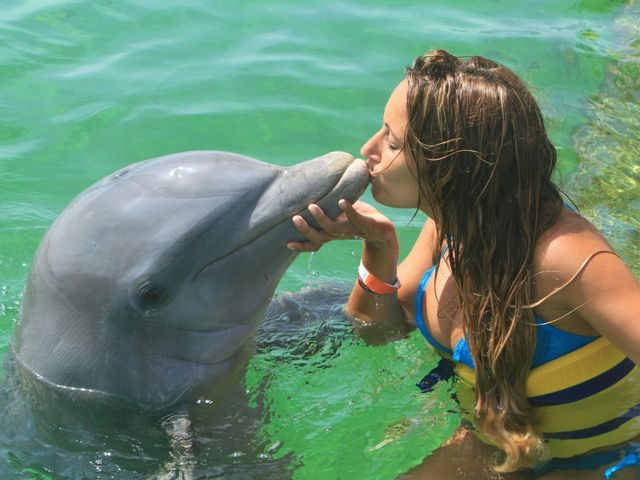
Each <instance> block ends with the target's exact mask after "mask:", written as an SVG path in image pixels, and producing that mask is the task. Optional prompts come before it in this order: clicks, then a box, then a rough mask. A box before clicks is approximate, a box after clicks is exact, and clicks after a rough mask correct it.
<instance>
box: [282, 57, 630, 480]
mask: <svg viewBox="0 0 640 480" xmlns="http://www.w3.org/2000/svg"><path fill="white" fill-rule="evenodd" d="M361 154H362V155H363V157H364V158H365V159H366V162H367V166H368V168H369V170H370V172H371V179H372V191H373V196H374V198H375V199H376V200H377V201H378V202H380V203H382V204H384V205H388V206H391V207H398V208H414V209H415V208H418V209H420V210H422V211H423V212H424V213H425V214H426V215H427V216H428V218H429V219H428V221H427V222H426V224H425V225H424V228H423V229H422V231H421V233H420V235H419V237H418V239H417V241H416V243H415V245H414V246H413V248H412V250H411V251H410V253H409V254H408V256H407V257H406V258H405V259H404V260H403V261H402V263H400V265H398V256H399V254H398V240H397V237H396V232H395V229H394V226H393V224H392V222H391V221H390V220H389V219H388V218H386V217H385V216H384V215H382V214H381V213H379V212H378V211H377V210H375V209H374V208H373V207H372V206H370V205H367V204H365V203H363V202H356V203H354V204H353V205H351V204H349V203H348V202H347V201H345V200H341V201H340V202H339V204H340V207H341V209H342V211H343V212H344V214H343V215H341V216H340V217H339V218H338V219H336V220H335V221H333V220H331V219H330V218H328V217H327V216H326V215H325V214H324V213H323V212H322V210H321V209H320V208H319V207H318V206H317V205H310V206H309V211H310V213H311V214H312V216H313V217H314V218H315V219H316V220H317V222H318V224H319V225H320V227H321V230H315V229H313V228H311V227H310V226H309V225H308V224H307V223H306V222H305V221H304V219H303V218H302V217H301V216H296V217H294V218H293V222H294V224H295V226H296V228H297V229H298V230H299V231H300V232H301V233H302V234H303V236H304V237H305V238H306V241H305V242H292V243H290V244H289V245H288V246H289V248H291V249H294V250H298V251H315V250H317V249H319V248H320V247H321V246H322V245H323V244H324V243H326V242H327V241H330V240H332V239H337V238H355V237H359V238H362V239H363V240H364V242H363V249H362V262H361V266H360V269H359V273H358V281H357V282H356V283H355V285H354V287H353V291H352V293H351V296H350V298H349V301H348V303H347V306H346V311H347V312H348V313H349V314H350V315H351V316H352V318H353V321H354V325H355V327H356V329H357V330H358V331H359V333H360V334H361V335H362V336H363V337H365V338H366V339H368V340H370V341H379V340H381V339H387V338H393V337H397V336H398V335H399V334H403V333H404V332H406V331H408V330H411V329H413V328H415V327H416V325H417V326H418V327H419V328H420V330H421V331H422V333H423V334H424V336H425V337H426V339H427V340H428V342H429V343H430V344H431V345H433V347H434V348H435V349H436V350H437V351H438V352H439V353H441V354H442V355H443V357H445V358H449V359H452V360H453V362H455V366H456V371H457V373H458V376H459V377H460V381H459V382H458V385H459V387H458V389H459V391H458V397H459V398H460V404H461V410H462V411H463V414H465V412H466V416H467V418H468V420H470V422H471V423H472V424H473V426H471V423H470V424H466V423H463V426H462V427H461V428H460V430H459V431H458V432H457V433H456V435H454V437H453V438H452V439H451V440H449V441H448V442H447V444H446V445H444V446H443V447H442V448H441V449H440V450H438V451H436V452H434V453H433V454H432V455H430V456H429V457H428V458H426V459H425V461H424V462H423V464H422V465H420V466H418V467H416V469H414V470H412V471H411V472H409V473H408V474H407V476H408V477H411V478H435V479H450V478H547V479H551V478H573V477H572V476H575V471H576V469H583V470H580V472H579V478H590V477H589V475H592V476H593V478H602V472H604V470H605V469H606V468H609V467H611V466H613V465H616V464H618V463H619V461H620V459H621V458H623V457H624V458H625V461H626V462H627V463H634V458H635V457H633V455H635V450H634V447H633V443H634V442H638V439H639V437H638V435H639V434H640V417H639V416H638V415H639V413H640V412H638V405H639V403H640V373H639V371H640V369H639V368H638V367H637V366H636V365H637V364H640V320H639V319H638V315H639V312H640V284H639V283H638V281H637V280H636V278H635V277H634V275H633V274H632V272H631V271H630V270H629V269H628V268H627V267H626V266H625V265H624V264H623V263H622V261H621V260H620V258H619V257H618V256H617V255H616V254H615V253H614V251H613V249H612V248H611V246H610V245H609V244H608V243H607V241H606V240H605V239H604V238H603V237H602V235H601V234H600V233H599V232H598V231H597V230H596V229H595V228H594V227H593V226H592V225H591V224H590V223H589V222H588V221H587V220H586V219H584V218H583V217H581V216H580V215H579V214H578V213H577V212H575V211H574V210H573V209H572V208H571V207H569V206H567V205H565V204H564V203H563V200H562V197H561V195H560V193H559V191H558V188H557V187H556V186H555V185H554V184H553V182H552V181H551V174H552V171H553V168H554V166H555V163H556V151H555V148H554V147H553V145H552V144H551V143H550V141H549V139H548V137H547V134H546V131H545V128H544V124H543V120H542V116H541V113H540V110H539V108H538V106H537V104H536V102H535V100H534V99H533V97H532V95H531V94H530V93H529V91H528V90H527V88H526V87H525V86H524V84H523V83H522V82H521V81H520V80H519V79H518V78H517V77H516V76H515V75H514V74H513V73H512V72H511V71H510V70H509V69H507V68H506V67H504V66H502V65H500V64H498V63H495V62H492V61H489V60H486V59H483V58H480V57H473V58H469V59H466V60H463V59H459V58H457V57H455V56H452V55H450V54H449V53H447V52H445V51H442V50H438V51H434V52H431V53H429V54H427V55H424V56H421V57H418V58H417V59H416V60H415V61H414V63H413V65H412V66H411V67H410V68H409V69H408V70H407V74H406V78H405V79H404V80H403V81H402V82H400V84H399V85H398V86H397V87H396V88H395V90H394V91H393V93H392V94H391V96H390V98H389V101H388V103H387V105H386V108H385V111H384V117H383V125H382V128H381V129H380V131H378V132H377V133H376V134H374V135H373V137H371V139H369V141H367V143H365V145H364V146H363V147H362V150H361ZM471 432H473V433H471ZM495 447H497V449H496V448H495ZM494 452H502V455H501V456H496V455H494V454H493V453H494ZM456 456H461V457H464V458H465V462H466V463H465V464H464V465H461V464H460V462H455V461H453V460H452V459H453V458H455V457H456ZM470 459H471V460H470ZM621 467H622V465H618V466H617V467H616V468H621ZM636 468H637V467H632V468H629V469H626V470H621V471H620V474H622V475H634V474H635V472H636V471H637V470H636ZM481 471H482V472H484V473H479V472H481ZM455 472H458V473H455ZM497 472H501V473H502V474H504V475H502V476H501V474H499V473H497ZM509 472H515V473H509ZM456 475H457V476H456ZM465 475H468V477H466V476H465ZM616 478H618V477H616ZM620 478H624V477H620ZM629 478H633V477H629Z"/></svg>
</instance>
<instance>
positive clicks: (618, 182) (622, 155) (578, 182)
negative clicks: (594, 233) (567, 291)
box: [564, 2, 640, 276]
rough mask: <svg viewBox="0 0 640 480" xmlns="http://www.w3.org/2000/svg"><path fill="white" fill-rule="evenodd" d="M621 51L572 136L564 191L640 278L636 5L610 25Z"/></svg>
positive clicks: (639, 11)
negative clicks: (573, 157)
mask: <svg viewBox="0 0 640 480" xmlns="http://www.w3.org/2000/svg"><path fill="white" fill-rule="evenodd" d="M615 28H616V31H617V33H618V35H619V36H620V37H621V38H622V41H621V44H622V48H619V49H617V50H616V51H612V52H611V56H612V57H613V58H614V59H615V60H614V61H613V62H611V63H610V64H609V66H608V69H607V76H606V79H605V81H604V84H603V88H602V90H601V93H600V94H599V95H598V96H595V97H593V98H591V99H590V108H589V118H590V120H589V122H588V123H587V124H586V125H585V126H583V127H582V128H580V129H579V130H578V131H577V132H576V133H575V136H574V139H575V148H576V151H577V153H578V156H579V164H578V167H577V168H576V170H575V172H573V173H572V174H571V176H570V177H569V178H567V179H565V182H564V188H565V189H566V191H567V192H569V194H570V195H571V196H572V198H573V199H574V200H575V201H576V203H577V204H578V206H579V207H580V210H581V212H582V214H583V215H585V216H586V217H587V218H589V219H590V220H591V221H592V222H593V223H594V224H595V225H596V226H597V227H598V228H599V229H600V230H601V231H602V232H603V233H604V234H605V236H606V237H607V239H609V241H610V242H611V243H612V244H613V246H614V248H615V249H616V250H617V251H618V253H619V254H620V255H621V257H622V258H623V259H624V260H625V261H626V262H627V263H628V264H629V265H630V266H631V268H632V270H633V271H634V272H635V274H636V275H638V276H640V249H638V245H640V4H639V3H638V2H631V4H630V5H629V6H628V7H627V9H626V11H625V12H624V14H623V15H621V16H620V17H618V19H617V20H616V23H615Z"/></svg>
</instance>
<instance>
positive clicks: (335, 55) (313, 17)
mask: <svg viewBox="0 0 640 480" xmlns="http://www.w3.org/2000/svg"><path fill="white" fill-rule="evenodd" d="M638 13H640V7H639V6H638V4H637V3H636V2H633V1H632V2H613V1H610V0H584V1H576V0H544V1H537V2H529V1H516V0H508V1H498V0H483V1H463V2H455V3H452V2H448V1H445V0H421V1H407V0H404V1H398V2H391V1H378V2H376V1H373V0H350V1H344V0H340V1H338V0H323V1H319V0H312V1H308V2H300V1H297V2H296V1H293V0H272V1H266V0H247V1H230V0H209V1H204V0H202V1H196V0H180V1H178V0H173V1H172V0H167V1H164V2H151V1H149V0H120V1H117V0H93V1H86V0H85V1H82V0H78V1H53V0H27V1H18V0H15V1H13V2H5V3H4V4H3V6H1V7H0V58H1V59H2V63H1V64H0V105H1V107H2V116H1V117H0V289H1V295H0V352H1V353H4V352H6V350H7V348H8V345H9V342H10V339H11V335H12V332H13V329H14V327H15V323H16V321H17V317H18V311H19V303H20V296H21V291H22V289H23V286H24V282H25V278H26V275H27V273H28V269H29V265H30V262H31V258H32V255H33V253H34V252H35V249H36V247H37V245H38V242H39V241H40V239H41V237H42V235H43V233H44V232H45V230H46V228H47V227H48V225H49V224H50V223H51V222H52V221H53V219H54V218H55V217H56V216H57V215H58V214H59V213H60V211H61V210H62V209H63V208H64V206H65V205H66V204H67V203H68V202H69V201H70V200H71V199H72V198H73V197H74V196H75V195H76V194H77V193H79V192H80V191H82V190H83V189H84V188H86V187H87V186H88V185H90V184H91V183H93V182H94V181H96V180H98V179H99V178H101V177H102V176H104V175H106V174H108V173H110V172H112V171H114V170H116V169H119V168H121V167H122V166H124V165H126V164H128V163H132V162H135V161H138V160H142V159H145V158H149V157H154V156H158V155H163V154H166V153H172V152H177V151H185V150H197V149H212V150H230V151H234V152H238V153H242V154H245V155H249V156H253V157H256V158H259V159H262V160H265V161H269V162H273V163H277V164H281V165H290V164H293V163H296V162H299V161H301V160H303V159H307V158H312V157H315V156H318V155H320V154H323V153H325V152H328V151H331V150H345V151H349V152H352V153H354V154H357V152H358V151H359V148H360V145H361V144H362V142H363V141H364V140H365V139H366V138H368V136H369V135H370V134H371V133H373V132H374V131H375V130H376V129H377V128H378V126H379V123H380V119H381V113H382V109H383V106H384V103H385V101H386V98H387V96H388V94H389V92H390V90H391V89H392V88H393V86H394V85H395V84H396V83H397V82H398V81H399V80H400V79H401V77H402V71H403V68H404V67H405V66H406V65H407V64H409V63H410V61H411V59H412V58H413V57H415V56H416V55H418V54H420V53H423V52H424V51H426V50H429V49H431V48H436V47H438V48H446V49H448V50H450V51H452V52H453V53H455V54H459V55H473V54H480V55H485V56H489V57H491V58H493V59H496V60H499V61H502V62H504V63H506V64H507V65H509V66H510V67H511V68H513V69H514V70H515V71H516V72H518V73H519V74H520V75H521V76H522V77H523V78H524V79H525V80H526V81H527V82H528V83H529V84H530V85H531V87H532V89H533V91H534V92H535V94H536V96H537V97H538V99H539V101H540V103H541V105H542V108H543V111H544V114H545V117H546V120H547V124H548V126H549V129H550V132H551V135H552V138H553V139H554V141H555V142H556V144H557V146H558V149H559V154H560V168H559V173H558V180H559V181H560V182H561V183H562V184H563V186H564V187H565V189H566V191H567V192H568V193H569V194H570V195H571V197H572V198H574V200H576V202H577V203H578V205H579V206H580V207H581V209H582V212H583V214H584V215H585V216H587V217H588V218H591V219H592V220H593V221H594V223H596V224H597V225H598V226H599V227H600V228H602V229H603V231H605V233H606V234H607V236H608V237H609V238H610V239H611V241H612V243H613V244H614V246H615V247H616V248H617V249H618V250H619V252H620V253H621V255H622V256H623V258H624V259H625V260H627V261H628V262H629V264H630V265H631V267H632V268H633V269H634V271H635V272H636V273H639V272H640V251H639V249H638V245H639V244H640V221H639V219H640V166H639V165H640V162H639V161H638V154H640V133H639V132H640V128H639V127H640V112H639V110H640V106H639V105H640V95H639V93H638V92H640V21H638ZM365 199H367V200H371V197H370V195H369V194H368V193H367V194H365ZM383 211H385V212H386V213H387V214H388V215H389V216H390V217H391V218H392V219H393V220H394V221H395V223H396V225H397V226H398V231H399V235H400V238H401V242H402V249H403V251H404V252H406V251H407V250H408V248H409V247H410V246H411V243H412V240H413V239H414V238H415V236H416V235H417V233H418V231H419V229H420V227H421V223H422V221H423V219H422V218H421V217H418V218H417V219H416V220H414V221H413V222H411V223H409V221H410V219H411V217H412V215H413V212H411V211H396V210H390V209H383ZM358 259H359V245H358V244H357V243H355V242H342V243H334V244H331V245H328V246H326V247H325V248H324V249H323V250H322V251H321V252H319V253H317V254H315V255H313V257H311V258H310V257H309V256H307V255H303V256H300V257H298V259H297V261H296V262H295V263H294V265H293V266H292V267H291V269H290V270H289V271H288V272H287V274H286V275H285V277H284V278H283V281H282V283H281V284H280V286H279V292H288V291H293V290H297V289H299V288H301V287H303V286H307V285H317V284H319V283H320V282H323V281H325V280H334V279H339V280H345V281H351V280H352V279H353V275H354V272H355V270H356V268H357V263H358ZM326 321H327V322H339V319H327V320H326ZM310 328H312V327H310ZM331 345H332V349H331V350H330V351H324V350H320V351H319V352H317V353H316V354H314V355H313V356H311V357H309V358H305V359H304V361H301V360H300V359H292V358H290V357H289V356H288V355H287V352H282V351H265V352H259V353H258V355H257V356H256V357H255V358H254V359H253V361H252V363H251V365H250V368H249V371H248V374H247V379H246V383H247V388H248V389H249V390H250V391H253V390H255V389H257V388H258V386H259V385H264V386H266V389H267V390H266V393H265V397H264V401H265V402H266V405H267V406H268V409H267V410H266V414H265V418H264V422H263V425H264V426H263V428H262V430H261V432H260V435H261V436H263V437H264V439H266V441H267V442H273V443H274V444H276V445H278V446H279V447H278V448H274V453H273V454H274V456H276V457H278V456H280V457H283V456H286V455H292V458H293V459H294V460H293V463H294V464H295V465H297V468H296V471H295V478H299V479H303V478H305V479H306V478H309V479H312V478H313V479H315V478H380V479H386V478H393V477H394V476H395V475H396V474H398V473H399V472H402V471H404V470H406V469H408V468H410V467H411V466H412V465H414V464H415V463H417V462H419V461H420V460H421V459H422V458H423V457H424V456H425V455H427V454H428V453H429V452H430V451H432V450H433V449H434V448H435V447H436V446H437V445H438V444H439V443H440V442H442V441H443V440H444V439H445V438H447V436H448V435H449V434H450V433H451V432H452V430H453V429H454V428H455V424H456V422H457V418H456V416H455V415H454V414H447V413H446V411H447V409H449V408H451V406H452V405H451V402H450V400H449V395H448V393H447V386H446V385H442V386H441V387H439V390H438V391H436V392H435V394H432V395H426V396H425V395H419V394H417V393H416V389H415V387H414V386H413V385H414V383H415V382H416V381H418V380H419V379H420V377H421V375H422V374H424V373H425V372H426V371H427V370H428V369H429V368H430V367H431V366H432V365H433V363H434V360H435V357H434V355H433V354H432V353H431V352H429V351H428V350H427V349H426V348H425V346H424V344H423V342H422V341H421V340H420V338H419V336H418V335H413V336H412V337H411V338H409V339H407V340H404V341H400V342H396V343H393V344H390V345H386V346H383V347H367V346H365V345H364V344H362V343H361V342H359V341H358V340H357V339H354V338H352V337H351V336H349V335H345V334H343V335H342V336H340V337H339V338H336V339H335V341H334V342H333V343H331ZM256 401H257V400H256ZM10 453H11V452H10V449H9V450H6V451H5V450H3V451H0V457H3V458H6V457H7V456H9V455H10ZM12 464H13V465H14V467H13V468H14V469H15V470H14V471H13V472H1V473H2V475H1V476H2V477H3V478H4V477H7V478H10V477H13V476H19V475H20V476H21V477H24V478H31V477H36V476H37V475H38V474H37V473H33V472H38V469H37V467H31V466H29V465H21V464H20V463H19V462H18V463H16V462H13V463H12ZM30 469H31V470H30ZM30 472H31V473H30ZM50 475H51V476H53V477H54V478H55V476H56V472H50Z"/></svg>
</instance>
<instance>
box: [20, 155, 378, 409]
mask: <svg viewBox="0 0 640 480" xmlns="http://www.w3.org/2000/svg"><path fill="white" fill-rule="evenodd" d="M368 181H369V173H368V170H367V168H366V166H365V164H364V162H363V161H362V160H358V159H354V158H353V157H352V156H351V155H349V154H347V153H343V152H332V153H329V154H327V155H324V156H322V157H319V158H316V159H313V160H309V161H306V162H303V163H299V164H297V165H294V166H292V167H279V166H275V165H271V164H267V163H263V162H260V161H258V160H254V159H251V158H247V157H243V156H240V155H237V154H232V153H226V152H212V151H197V152H186V153H179V154H174V155H168V156H164V157H159V158H155V159H151V160H147V161H144V162H140V163H137V164H134V165H131V166H129V167H126V168H124V169H122V170H120V171H118V172H116V173H114V174H112V175H110V176H108V177H105V178H104V179H102V180H101V181H99V182H97V183H96V184H94V185H93V186H91V187H90V188H88V189H87V190H85V191H84V192H83V193H81V194H80V195H78V196H77V197H76V198H75V199H74V200H73V201H72V202H71V204H70V205H69V206H68V207H67V208H66V209H65V210H64V211H63V212H62V214H61V215H60V216H59V217H58V218H57V219H56V221H55V222H54V223H53V225H52V226H51V227H50V229H49V231H48V232H47V234H46V235H45V237H44V239H43V240H42V242H41V244H40V246H39V248H38V251H37V253H36V255H35V258H34V261H33V265H32V269H31V273H30V275H29V279H28V283H27V288H26V291H25V294H24V298H23V303H22V311H21V316H20V320H19V324H18V327H17V329H16V337H15V339H14V342H13V353H14V355H15V357H16V359H17V364H18V365H19V368H20V370H21V372H22V373H23V374H24V376H25V377H27V378H29V379H31V381H34V382H37V383H39V384H42V385H45V386H46V387H47V388H53V389H55V390H56V391H59V392H62V393H63V394H65V395H66V394H68V395H71V396H74V397H87V398H89V399H90V400H97V401H100V402H102V403H107V404H109V403H112V404H117V405H121V404H126V405H132V406H136V407H139V408H141V409H146V410H151V411H161V410H163V409H167V408H172V407H174V406H175V405H179V404H181V403H183V402H186V401H189V400H193V399H195V398H197V397H198V395H202V394H203V393H206V392H209V391H211V390H212V389H215V388H216V386H218V385H222V384H224V382H225V381H226V380H227V379H228V378H229V377H230V376H232V374H233V372H234V371H236V370H237V367H238V365H242V364H243V362H244V363H246V356H247V354H246V351H247V348H246V346H247V344H248V343H249V340H250V339H252V337H253V336H254V334H255V332H256V329H257V327H258V325H259V323H260V321H261V319H262V316H263V313H264V310H265V308H266V306H267V305H268V303H269V301H270V300H271V297H272V295H273V294H274V291H275V289H276V287H277V284H278V282H279V281H280V279H281V277H282V275H283V274H284V272H285V271H286V269H287V268H288V266H289V265H290V264H291V262H292V261H293V259H294V258H295V256H296V252H294V251H291V250H288V249H287V248H286V243H287V242H288V241H291V240H295V239H300V235H299V233H298V232H297V231H296V230H295V228H294V227H293V224H292V222H291V217H292V216H293V215H294V214H296V213H300V212H303V215H305V216H306V215H307V214H306V207H307V205H308V204H309V203H313V202H315V203H318V204H319V205H320V206H321V207H322V208H323V209H324V210H325V211H326V212H327V214H328V215H329V216H331V217H334V218H335V217H336V216H337V215H338V214H339V213H340V212H339V208H338V206H337V201H338V200H339V199H340V198H347V199H349V200H351V201H355V200H356V199H357V198H358V197H359V196H360V195H361V194H362V192H363V191H364V189H365V188H366V186H367V184H368ZM307 218H308V217H307Z"/></svg>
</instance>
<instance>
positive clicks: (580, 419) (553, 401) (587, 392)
mask: <svg viewBox="0 0 640 480" xmlns="http://www.w3.org/2000/svg"><path fill="white" fill-rule="evenodd" d="M455 370H456V373H457V374H458V377H459V379H460V380H461V381H460V382H459V383H460V385H459V388H458V399H459V401H460V406H461V409H462V411H463V415H465V416H467V417H468V418H469V417H471V416H472V415H473V409H474V406H475V393H474V387H473V386H474V383H475V374H474V372H473V370H472V369H471V368H469V367H468V366H467V365H464V364H463V363H456V367H455ZM526 391H527V397H528V399H529V403H530V404H531V405H532V406H533V412H534V419H535V422H536V427H537V429H538V431H539V432H541V433H542V434H543V435H544V437H545V439H546V440H547V441H548V444H549V448H550V451H551V456H552V457H556V458H567V457H572V456H575V455H580V454H583V453H585V452H588V451H590V450H593V449H596V448H602V447H607V446H611V445H616V444H619V443H623V442H627V441H630V440H633V439H634V438H636V437H638V435H640V403H639V400H640V367H638V366H637V365H635V364H634V363H633V362H632V361H631V360H630V359H628V358H627V357H625V355H624V354H623V353H622V352H621V351H620V350H618V349H617V348H616V347H615V346H613V345H612V344H611V343H610V342H609V341H608V340H607V339H606V338H604V337H600V338H598V339H596V340H594V341H593V342H590V343H589V344H587V345H585V346H583V347H580V348H579V349H577V350H574V351H573V352H570V353H567V354H565V355H563V356H561V357H559V358H556V359H555V360H551V361H549V362H547V363H545V364H543V365H540V366H538V367H535V368H532V369H531V370H530V372H529V378H528V379H527V385H526ZM479 436H480V438H482V439H483V440H484V441H486V442H488V443H491V442H490V441H489V440H488V439H487V438H486V437H484V436H483V435H482V434H479Z"/></svg>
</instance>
